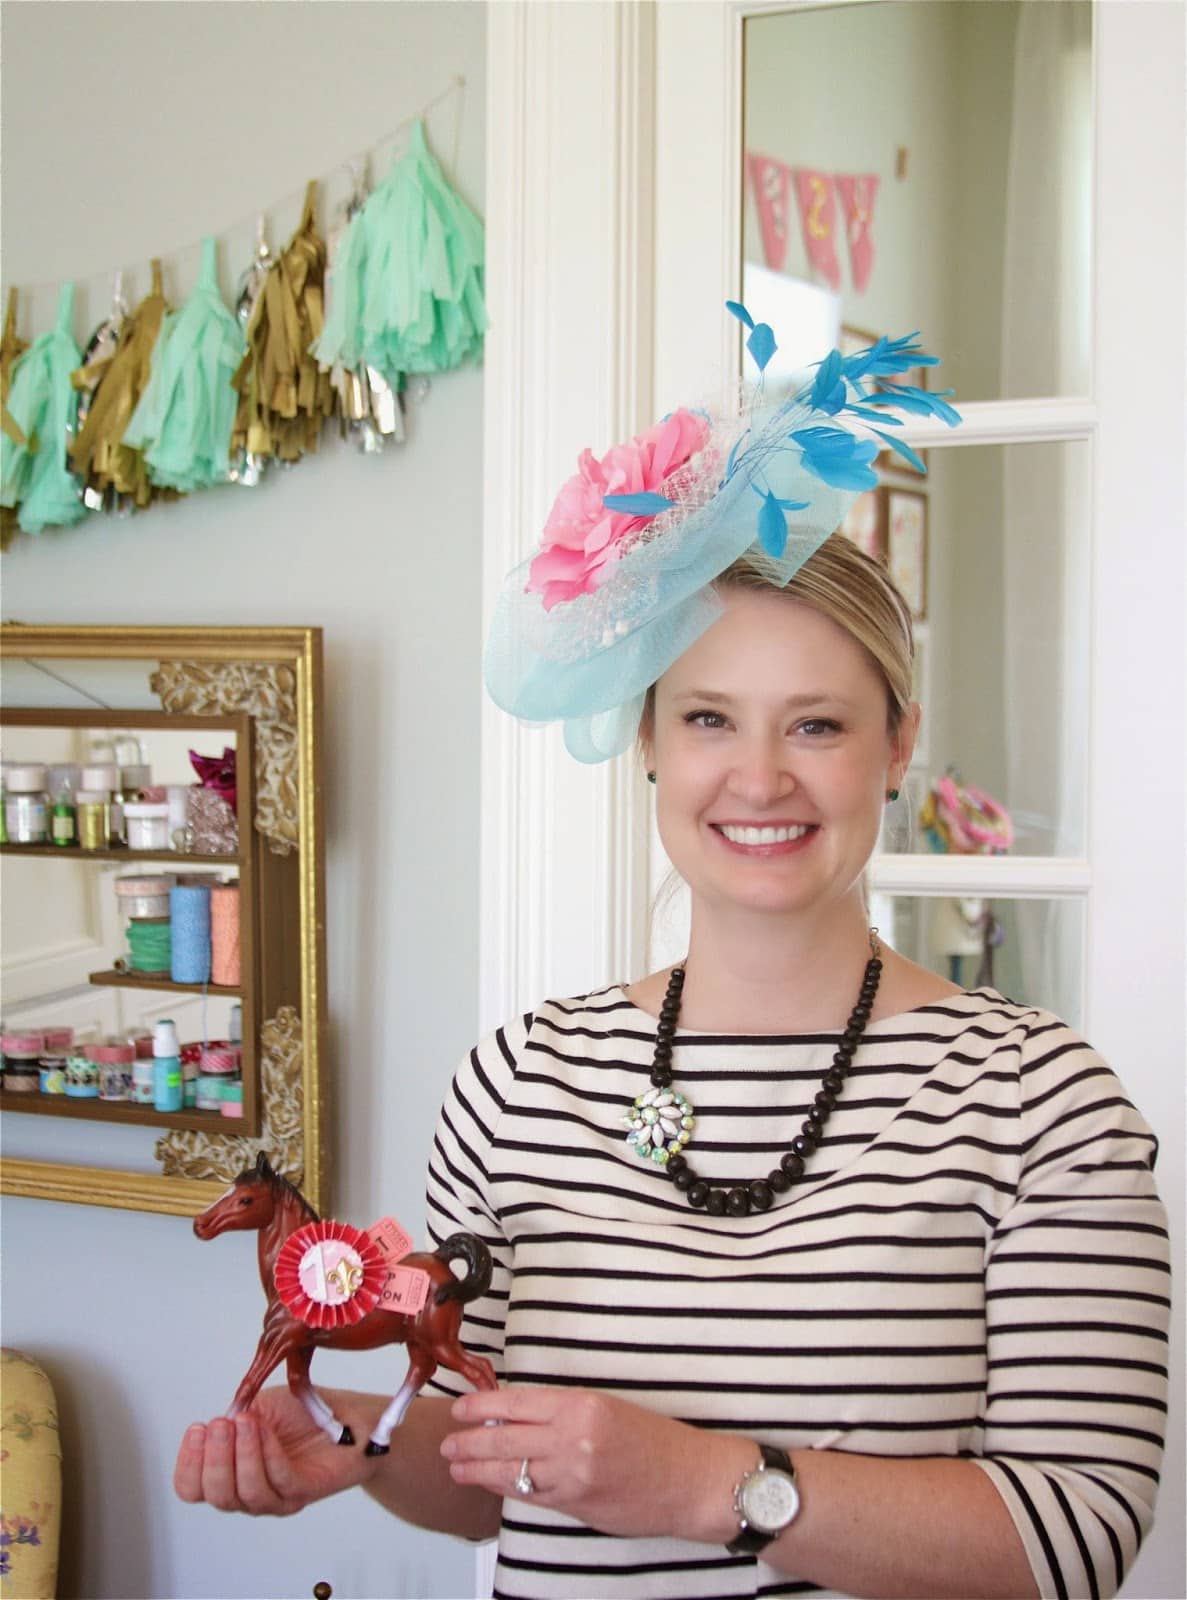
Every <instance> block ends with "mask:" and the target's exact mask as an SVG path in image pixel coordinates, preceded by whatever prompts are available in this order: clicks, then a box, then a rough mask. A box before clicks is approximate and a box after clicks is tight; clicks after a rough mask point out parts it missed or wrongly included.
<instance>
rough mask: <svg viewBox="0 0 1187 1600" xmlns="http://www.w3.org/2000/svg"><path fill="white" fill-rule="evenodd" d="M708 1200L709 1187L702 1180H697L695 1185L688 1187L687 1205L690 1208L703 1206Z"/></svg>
mask: <svg viewBox="0 0 1187 1600" xmlns="http://www.w3.org/2000/svg"><path fill="white" fill-rule="evenodd" d="M708 1198H709V1185H708V1184H707V1183H705V1182H704V1180H703V1179H701V1178H698V1179H697V1180H696V1182H695V1183H693V1184H691V1185H690V1186H689V1190H688V1203H689V1205H690V1206H703V1205H704V1204H705V1201H706V1200H707V1199H708Z"/></svg>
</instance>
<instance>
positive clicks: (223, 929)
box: [210, 883, 240, 989]
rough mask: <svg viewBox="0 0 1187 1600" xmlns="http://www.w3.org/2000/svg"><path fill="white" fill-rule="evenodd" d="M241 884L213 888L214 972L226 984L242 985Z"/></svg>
mask: <svg viewBox="0 0 1187 1600" xmlns="http://www.w3.org/2000/svg"><path fill="white" fill-rule="evenodd" d="M239 971H240V967H239V885H238V884H236V883H229V884H224V885H222V886H221V887H219V888H217V889H212V890H211V891H210V976H211V979H212V980H213V982H215V983H217V984H221V985H222V986H223V987H224V988H228V989H236V988H238V986H239Z"/></svg>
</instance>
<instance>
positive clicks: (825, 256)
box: [793, 167, 841, 290]
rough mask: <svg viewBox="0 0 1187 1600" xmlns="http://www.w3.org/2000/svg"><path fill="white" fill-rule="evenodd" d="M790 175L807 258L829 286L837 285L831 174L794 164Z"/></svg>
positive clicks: (835, 218) (835, 227)
mask: <svg viewBox="0 0 1187 1600" xmlns="http://www.w3.org/2000/svg"><path fill="white" fill-rule="evenodd" d="M793 176H794V178H795V192H796V199H797V201H798V202H799V208H800V227H801V228H802V230H803V234H804V249H805V250H806V251H807V254H808V260H809V262H810V263H811V264H812V266H813V267H815V269H816V271H817V272H819V273H820V275H821V277H822V278H823V279H824V281H825V282H826V283H827V284H828V286H829V288H830V289H834V290H835V289H839V288H840V287H841V264H840V262H839V261H838V259H837V196H836V190H835V189H834V187H833V179H832V174H831V173H828V172H815V171H813V170H812V169H811V168H808V167H796V168H795V169H794V172H793Z"/></svg>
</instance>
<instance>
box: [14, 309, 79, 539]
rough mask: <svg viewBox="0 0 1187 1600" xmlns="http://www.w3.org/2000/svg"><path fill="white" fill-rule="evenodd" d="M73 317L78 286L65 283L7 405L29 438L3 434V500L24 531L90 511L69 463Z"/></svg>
mask: <svg viewBox="0 0 1187 1600" xmlns="http://www.w3.org/2000/svg"><path fill="white" fill-rule="evenodd" d="M73 321H74V285H73V284H72V283H64V284H63V285H62V290H61V293H60V294H59V296H58V317H57V321H56V323H55V324H54V328H53V331H52V332H51V333H43V334H42V335H41V337H40V338H39V339H35V340H34V341H33V343H32V344H31V345H30V347H29V348H28V350H26V351H25V353H24V355H23V356H21V358H20V360H19V361H18V362H17V363H16V365H15V367H14V368H13V371H12V388H11V389H10V391H9V395H8V409H9V412H10V413H11V415H12V418H13V421H14V422H15V423H16V425H17V427H18V428H19V429H20V431H21V432H22V433H23V434H24V436H25V439H24V443H23V444H17V443H16V442H15V441H14V440H13V439H12V438H10V437H9V435H8V434H7V433H5V434H3V435H0V505H5V506H16V507H17V508H18V509H17V522H18V524H19V525H20V527H21V529H22V531H23V532H25V533H40V532H41V530H42V528H48V527H61V528H65V527H69V526H70V524H71V523H73V522H80V521H81V520H82V518H83V517H85V516H86V514H87V511H86V507H85V506H84V505H83V503H82V499H81V487H80V485H79V482H78V479H77V478H76V477H75V476H74V475H73V473H72V472H70V470H69V468H68V467H67V465H66V445H67V442H68V440H69V437H70V435H71V434H72V433H73V431H74V425H75V422H76V420H77V417H78V394H77V392H76V391H75V389H74V388H73V386H72V385H71V382H70V374H71V373H72V372H73V371H74V369H75V367H77V366H78V364H79V362H80V360H81V359H82V354H81V351H80V350H79V348H78V346H77V345H76V344H75V342H74V334H73V332H72V328H71V325H72V323H73Z"/></svg>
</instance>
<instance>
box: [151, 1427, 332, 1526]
mask: <svg viewBox="0 0 1187 1600" xmlns="http://www.w3.org/2000/svg"><path fill="white" fill-rule="evenodd" d="M173 1487H174V1489H175V1490H176V1492H177V1494H178V1496H179V1497H180V1498H181V1499H182V1500H185V1501H187V1502H188V1503H190V1504H194V1503H196V1502H199V1501H205V1502H206V1504H207V1505H211V1506H214V1507H215V1508H216V1510H219V1511H246V1512H249V1513H250V1514H252V1515H254V1516H265V1515H272V1516H283V1515H285V1514H286V1513H288V1512H290V1511H295V1510H296V1509H297V1507H298V1506H299V1505H300V1504H301V1503H302V1501H301V1498H300V1496H299V1495H298V1494H297V1489H296V1480H295V1475H294V1473H293V1469H292V1466H291V1464H290V1463H289V1461H288V1458H287V1456H286V1455H285V1452H284V1450H283V1447H282V1446H281V1445H280V1443H279V1441H278V1440H277V1438H276V1435H275V1434H274V1433H273V1431H272V1429H271V1428H269V1427H268V1426H267V1424H263V1425H261V1424H260V1423H259V1422H258V1421H257V1419H256V1418H255V1417H254V1416H252V1415H251V1414H250V1413H248V1412H243V1413H241V1414H240V1415H239V1416H238V1417H236V1418H235V1420H234V1421H233V1422H232V1421H230V1420H229V1419H228V1418H226V1417H219V1418H217V1419H216V1420H215V1421H214V1422H211V1423H210V1424H209V1425H207V1426H206V1427H203V1426H202V1425H201V1424H195V1425H194V1426H193V1427H191V1428H188V1429H187V1430H186V1433H185V1437H184V1438H183V1439H182V1442H181V1449H180V1450H179V1451H178V1455H177V1465H176V1467H175V1468H174V1472H173Z"/></svg>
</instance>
